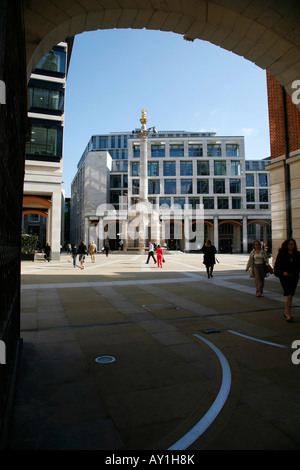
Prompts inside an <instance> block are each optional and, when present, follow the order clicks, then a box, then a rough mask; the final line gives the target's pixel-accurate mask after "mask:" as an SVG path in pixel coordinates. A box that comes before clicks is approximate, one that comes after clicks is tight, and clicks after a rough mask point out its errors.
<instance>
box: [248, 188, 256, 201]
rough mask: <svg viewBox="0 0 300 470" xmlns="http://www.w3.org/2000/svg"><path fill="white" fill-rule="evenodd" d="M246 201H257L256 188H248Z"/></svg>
mask: <svg viewBox="0 0 300 470" xmlns="http://www.w3.org/2000/svg"><path fill="white" fill-rule="evenodd" d="M246 201H247V202H255V192H254V189H246Z"/></svg>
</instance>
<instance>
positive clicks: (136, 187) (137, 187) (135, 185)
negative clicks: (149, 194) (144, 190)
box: [132, 180, 140, 194]
mask: <svg viewBox="0 0 300 470" xmlns="http://www.w3.org/2000/svg"><path fill="white" fill-rule="evenodd" d="M139 193H140V180H132V194H139Z"/></svg>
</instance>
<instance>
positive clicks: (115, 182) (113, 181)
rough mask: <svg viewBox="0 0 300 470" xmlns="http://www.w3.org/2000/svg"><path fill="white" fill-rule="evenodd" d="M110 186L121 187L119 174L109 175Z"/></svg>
mask: <svg viewBox="0 0 300 470" xmlns="http://www.w3.org/2000/svg"><path fill="white" fill-rule="evenodd" d="M110 187H111V188H121V187H122V177H121V175H111V177H110Z"/></svg>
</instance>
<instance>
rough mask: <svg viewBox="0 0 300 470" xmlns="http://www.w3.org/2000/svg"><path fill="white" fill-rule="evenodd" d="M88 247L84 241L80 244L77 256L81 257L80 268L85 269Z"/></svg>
mask: <svg viewBox="0 0 300 470" xmlns="http://www.w3.org/2000/svg"><path fill="white" fill-rule="evenodd" d="M87 253H88V251H87V247H86V244H85V243H84V241H83V240H82V241H81V242H80V245H79V247H78V250H77V254H78V255H79V261H80V268H81V269H84V262H85V255H87Z"/></svg>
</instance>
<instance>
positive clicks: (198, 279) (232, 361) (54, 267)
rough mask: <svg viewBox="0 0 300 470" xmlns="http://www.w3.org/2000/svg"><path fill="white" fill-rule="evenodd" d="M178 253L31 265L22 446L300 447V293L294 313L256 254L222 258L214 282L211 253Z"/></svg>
mask: <svg viewBox="0 0 300 470" xmlns="http://www.w3.org/2000/svg"><path fill="white" fill-rule="evenodd" d="M165 259H166V262H165V263H164V265H163V268H157V266H156V265H154V264H151V262H150V264H148V265H145V261H146V258H145V256H143V255H139V254H133V253H132V254H127V253H125V252H124V253H122V252H113V253H110V254H109V256H108V257H105V256H103V255H102V254H97V255H96V261H95V263H92V262H91V260H90V258H89V257H87V260H86V263H85V269H84V270H81V269H79V267H76V268H74V267H73V265H72V262H71V258H70V256H68V255H66V254H62V255H61V259H60V260H59V261H51V262H50V263H44V262H43V261H35V262H22V266H21V277H22V285H21V338H22V340H23V350H22V355H21V364H20V374H19V380H18V387H17V396H16V404H15V416H14V422H13V427H12V433H11V438H10V442H9V449H10V450H103V451H111V450H114V451H121V452H122V451H133V450H135V451H140V450H149V451H150V450H163V451H166V450H170V449H173V448H176V449H179V450H181V451H184V450H193V451H194V450H261V449H263V450H273V449H274V450H275V449H276V450H299V449H300V431H299V429H300V405H299V403H300V400H299V393H300V364H299V365H297V364H294V363H293V362H292V360H291V358H292V353H293V349H291V347H292V343H293V341H295V340H299V339H300V298H299V290H298V292H296V295H295V297H294V299H293V322H291V323H287V322H286V321H285V320H284V318H283V313H284V297H283V295H282V290H281V286H280V283H279V280H278V279H277V278H275V277H274V276H269V277H267V278H266V280H265V288H264V294H263V296H262V297H261V298H257V297H256V295H255V287H254V281H253V279H250V278H249V274H248V273H246V272H245V266H246V263H247V259H248V255H242V254H236V255H235V254H232V255H231V254H228V255H226V254H219V255H218V260H219V263H218V264H217V265H216V266H215V271H214V277H213V278H210V279H208V278H207V276H206V272H205V269H204V266H203V263H202V255H199V254H184V253H180V252H172V253H168V254H166V256H165ZM99 358H100V360H99ZM106 358H110V359H111V362H101V361H102V360H106ZM225 390H226V392H225ZM215 410H216V411H215ZM211 416H212V418H211Z"/></svg>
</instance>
